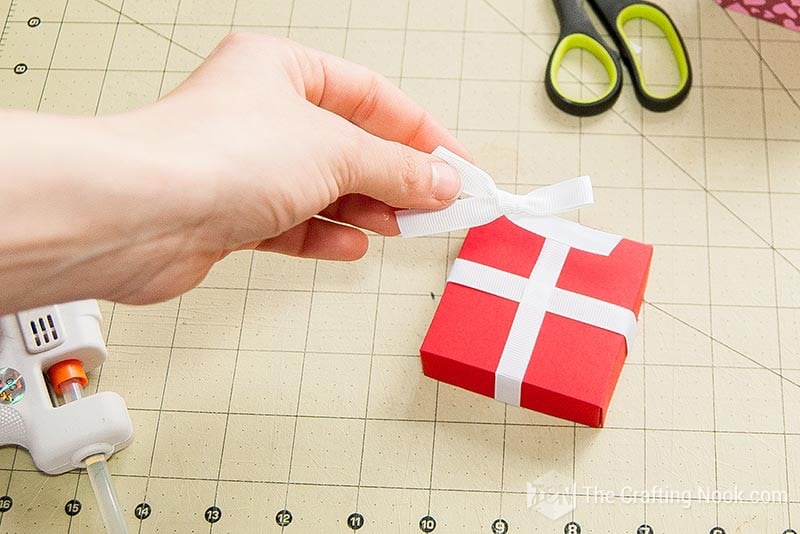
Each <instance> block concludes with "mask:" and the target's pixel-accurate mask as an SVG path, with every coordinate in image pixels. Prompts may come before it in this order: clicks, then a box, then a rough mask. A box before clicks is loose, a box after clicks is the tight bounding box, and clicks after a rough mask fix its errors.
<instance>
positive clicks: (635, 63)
mask: <svg viewBox="0 0 800 534" xmlns="http://www.w3.org/2000/svg"><path fill="white" fill-rule="evenodd" d="M588 1H589V4H590V5H591V6H592V8H593V9H594V11H595V13H596V14H597V16H598V18H599V19H600V20H601V21H602V23H603V25H604V26H605V28H606V30H607V31H608V33H609V34H610V35H611V37H612V39H613V40H614V43H615V44H616V46H617V48H618V49H619V53H617V52H616V51H615V50H613V49H612V48H610V47H609V46H608V45H607V44H606V43H605V41H603V38H602V37H600V34H599V33H598V32H597V30H596V29H595V27H594V25H593V24H592V22H591V20H589V16H588V14H587V13H586V11H585V10H584V9H583V6H582V0H553V3H554V4H555V6H556V11H557V13H558V20H559V22H560V23H561V32H560V34H559V36H558V42H557V43H556V46H555V48H554V49H553V52H552V54H551V55H550V60H549V61H548V63H547V72H546V73H545V86H546V88H547V95H548V96H549V97H550V100H552V101H553V103H554V104H555V105H556V106H557V107H558V108H559V109H561V110H563V111H565V112H567V113H570V114H572V115H578V116H583V117H586V116H589V115H596V114H598V113H602V112H603V111H606V110H607V109H609V108H610V107H611V106H613V105H614V103H615V102H616V101H617V98H618V97H619V94H620V92H621V91H622V65H621V63H620V56H622V61H623V62H624V63H625V65H626V66H627V67H628V71H629V72H630V74H631V77H632V78H633V88H634V90H635V91H636V97H637V99H638V100H639V102H640V103H641V104H642V106H644V107H645V108H647V109H649V110H652V111H669V110H671V109H673V108H675V107H677V106H678V105H679V104H680V103H681V102H683V100H684V99H685V98H686V95H688V94H689V88H690V87H691V85H692V68H691V65H690V64H689V55H688V53H687V52H686V46H685V45H684V43H683V39H682V38H681V35H680V33H678V29H677V28H676V27H675V24H674V23H673V22H672V19H671V18H670V17H669V15H668V14H667V13H666V12H665V11H664V10H663V9H661V8H660V7H658V6H657V5H655V4H652V3H650V2H647V1H644V0H639V1H637V0H588ZM634 19H644V20H646V21H649V22H651V23H653V24H655V25H656V26H657V27H659V28H660V29H661V31H662V32H663V33H664V36H665V37H666V38H667V41H668V43H669V45H670V48H671V49H672V53H673V56H674V57H675V61H676V63H677V65H678V75H679V78H680V81H679V83H678V87H677V88H676V89H675V90H674V91H673V92H672V93H671V94H669V95H666V96H659V95H656V94H654V93H653V92H652V91H651V90H650V87H649V86H648V85H647V82H646V80H645V79H644V71H643V69H642V64H641V62H640V61H639V58H638V57H637V55H636V52H635V47H634V45H633V43H632V42H631V40H630V38H629V37H628V35H627V34H626V33H625V29H624V28H625V24H626V23H628V22H629V21H631V20H634ZM573 49H582V50H585V51H587V52H589V53H590V54H592V55H593V56H594V57H595V58H597V59H598V60H599V61H600V63H601V64H602V65H603V67H604V68H605V70H606V72H607V73H608V87H607V88H606V89H605V91H604V92H603V93H602V94H600V95H599V96H596V97H593V98H589V99H576V98H571V97H569V96H567V95H566V94H565V93H564V91H562V89H561V87H560V86H559V84H558V70H559V68H560V67H561V62H562V61H563V59H564V56H565V55H566V54H567V52H569V51H570V50H573Z"/></svg>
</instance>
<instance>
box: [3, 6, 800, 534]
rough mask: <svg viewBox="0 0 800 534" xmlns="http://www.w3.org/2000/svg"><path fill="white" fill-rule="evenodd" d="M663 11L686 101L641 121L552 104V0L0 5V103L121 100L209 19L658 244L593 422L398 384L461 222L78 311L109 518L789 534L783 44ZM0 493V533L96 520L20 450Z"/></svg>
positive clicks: (175, 73) (207, 43)
mask: <svg viewBox="0 0 800 534" xmlns="http://www.w3.org/2000/svg"><path fill="white" fill-rule="evenodd" d="M660 3H661V4H662V5H664V6H665V7H666V8H667V9H668V10H669V12H670V13H671V14H672V15H673V17H674V18H675V19H676V21H677V23H678V25H679V27H680V29H681V31H682V33H683V35H684V37H685V38H686V42H687V46H688V48H689V50H690V54H691V57H692V62H693V67H694V71H695V85H694V89H693V91H692V93H691V94H690V96H689V98H688V100H687V102H686V103H685V104H684V105H683V106H682V107H681V108H679V109H677V110H675V111H673V112H670V113H668V114H654V113H650V112H646V111H645V112H643V111H642V109H641V108H640V107H639V105H638V104H637V102H636V101H635V98H634V97H633V96H632V90H631V88H630V86H626V87H625V88H624V91H623V94H622V97H621V99H620V101H619V102H618V103H617V105H616V106H615V108H614V110H612V111H610V112H608V113H605V114H604V115H602V116H600V117H596V118H588V119H577V118H573V117H569V116H566V115H564V114H562V113H560V112H559V111H557V110H556V109H555V108H554V107H553V106H552V105H551V104H550V103H549V102H548V100H547V97H546V95H545V91H544V85H543V83H542V73H543V70H544V67H545V64H546V61H547V57H548V54H549V51H550V49H551V47H552V45H553V43H554V42H555V38H556V34H557V29H558V28H557V21H556V19H555V15H554V10H553V6H552V3H551V2H549V1H548V0H446V1H445V0H436V1H427V0H397V1H388V0H387V1H377V0H325V1H322V0H318V1H312V0H293V1H292V0H271V1H270V0H267V1H256V0H238V1H234V0H14V1H13V2H11V1H9V0H0V23H3V22H4V23H5V25H4V27H3V29H2V38H1V39H0V41H1V42H2V44H1V45H0V105H2V106H3V107H13V108H24V109H32V110H40V111H43V112H59V113H74V114H89V115H91V114H95V113H98V114H104V113H114V112H120V111H123V110H126V109H130V108H132V107H135V106H138V105H142V104H145V103H148V102H152V101H154V100H156V99H157V98H158V97H159V95H162V94H164V93H165V92H167V91H169V90H170V88H172V87H174V86H175V85H176V84H178V83H179V82H180V81H181V80H182V79H183V78H184V77H185V76H186V75H187V74H188V73H189V72H190V71H191V69H193V68H194V67H195V66H197V65H198V64H199V62H200V61H201V60H202V58H203V57H204V56H205V55H206V54H207V53H208V52H209V51H210V50H211V49H212V47H213V46H214V44H215V43H216V42H217V41H218V40H219V39H220V38H221V37H222V36H224V35H225V34H226V33H228V32H229V31H231V30H250V31H258V32H266V33H270V34H273V35H279V36H289V37H291V38H293V39H296V40H299V41H301V42H303V43H307V44H309V45H311V46H314V47H317V48H321V49H324V50H327V51H330V52H332V53H334V54H339V55H343V56H345V57H347V58H350V59H352V60H355V61H358V62H361V63H365V64H367V65H369V66H371V67H373V68H374V69H376V70H378V71H380V72H381V73H383V74H384V75H386V76H387V77H388V78H389V79H390V80H392V81H393V82H395V83H397V84H398V85H399V86H400V87H402V88H403V89H404V90H405V91H407V92H408V93H409V94H411V95H412V96H413V97H414V98H415V99H417V100H419V101H420V102H421V103H423V104H424V105H425V106H426V107H428V108H429V109H430V110H431V111H432V112H433V113H434V114H435V115H437V116H438V117H439V118H440V119H441V120H442V121H444V123H445V124H446V125H447V126H449V127H451V128H452V129H454V131H456V132H457V133H458V136H459V138H460V139H462V140H463V141H464V143H465V144H466V145H467V146H468V147H469V148H470V149H471V150H472V152H473V154H474V155H475V157H476V160H477V161H478V163H479V164H480V165H481V166H482V167H484V168H485V169H487V170H488V171H489V172H491V173H492V174H493V176H494V177H495V178H496V179H497V181H498V182H499V183H501V184H503V185H504V186H505V187H506V188H507V189H510V190H516V191H517V192H525V191H528V190H530V189H532V188H533V187H535V186H537V185H541V184H546V183H551V182H553V181H556V180H558V179H562V178H568V177H572V176H576V175H579V174H590V175H592V177H593V180H594V183H595V185H596V189H595V190H596V205H595V206H594V207H592V208H590V209H585V210H583V211H582V212H581V213H580V214H578V215H577V216H576V217H577V218H578V219H579V220H580V221H581V222H583V223H586V224H589V225H592V226H596V227H599V228H602V229H605V230H609V231H615V232H621V233H623V234H625V235H626V236H628V237H630V238H634V239H640V240H645V241H647V242H650V243H654V244H655V257H654V263H653V270H652V273H651V281H650V286H649V289H648V292H647V295H646V302H645V304H644V307H643V312H642V321H641V324H640V327H639V334H638V338H637V339H638V341H637V343H636V346H635V347H633V350H632V351H631V353H630V355H629V357H628V360H627V363H626V365H625V368H624V370H623V373H622V376H621V379H620V383H619V386H618V388H617V392H616V394H615V396H614V399H613V401H612V405H611V408H610V414H609V417H608V421H607V427H606V428H604V429H602V430H596V429H590V428H585V427H581V426H575V425H573V424H569V423H566V422H564V421H560V420H556V419H552V418H549V417H545V416H541V415H538V414H535V413H532V412H527V411H524V410H520V409H516V408H511V407H506V406H505V405H502V404H499V403H496V402H494V401H492V400H489V399H485V398H482V397H479V396H477V395H473V394H470V393H466V392H464V391H460V390H458V389H455V388H453V387H450V386H447V385H445V384H439V383H436V382H434V381H432V380H429V379H427V378H425V377H423V376H422V375H421V371H420V365H419V359H418V356H417V349H418V346H419V344H420V341H421V338H422V336H423V334H424V331H425V329H426V327H427V324H428V322H429V321H430V318H431V316H432V313H433V311H434V309H435V306H436V303H437V301H438V299H439V296H440V295H441V291H442V289H443V287H444V281H445V277H446V273H447V270H448V266H449V264H450V263H451V262H452V261H453V259H454V257H455V254H456V253H457V251H458V248H459V245H460V241H461V237H462V236H461V235H457V234H454V235H451V236H444V237H442V236H440V237H433V238H426V239H415V240H402V239H399V238H387V239H384V238H381V237H378V236H372V237H371V238H370V239H371V248H370V251H369V253H368V254H367V256H366V258H365V259H363V260H362V261H360V262H356V263H352V264H337V263H328V262H321V261H320V262H316V261H307V260H297V259H292V258H285V257H281V256H277V255H268V254H255V255H254V254H252V253H238V254H234V255H232V256H230V257H229V258H227V259H226V260H224V261H223V262H221V263H220V264H219V265H218V266H217V267H216V268H215V269H214V270H213V271H212V272H211V274H210V275H209V276H208V278H207V279H206V280H205V281H204V282H203V283H202V285H201V286H200V287H199V288H197V289H195V290H193V291H191V292H189V293H187V294H186V295H184V296H183V297H181V298H178V299H175V300H172V301H169V302H165V303H163V304H158V305H154V306H146V307H132V306H123V305H113V304H111V303H103V310H104V315H105V328H106V334H107V342H108V346H109V349H110V354H111V357H110V360H109V362H108V363H107V364H106V365H105V367H104V368H103V369H102V370H101V371H100V372H97V373H94V375H93V376H92V379H93V383H94V384H95V385H96V386H97V385H98V384H99V388H100V389H102V390H113V391H117V392H119V393H120V394H122V395H123V396H124V397H125V398H126V400H127V403H128V406H129V407H130V412H131V417H132V419H133V421H134V424H135V427H136V432H137V435H136V440H135V443H134V444H133V445H131V446H130V447H129V448H128V449H126V450H125V451H123V452H121V453H119V454H117V455H116V456H115V457H114V458H113V459H112V460H111V462H110V466H111V469H112V471H113V473H114V475H115V477H114V478H115V483H116V487H117V491H118V493H119V496H120V499H121V501H122V504H123V505H124V506H125V508H126V510H127V511H126V514H127V516H128V518H129V521H130V525H131V529H132V531H133V532H215V533H217V532H279V531H281V530H283V531H285V532H287V533H292V532H297V533H301V532H303V533H304V532H309V533H320V532H323V533H328V532H348V531H351V529H357V530H360V531H362V532H381V533H393V532H404V533H408V532H420V531H425V532H429V531H435V532H445V533H468V532H470V533H471V532H495V533H497V532H505V531H508V532H567V533H572V534H574V533H577V532H584V533H588V532H591V533H611V532H614V533H619V532H632V533H633V532H638V533H641V534H647V533H649V532H658V533H662V532H666V533H671V532H693V533H705V532H713V533H714V534H721V533H723V532H726V533H730V534H732V533H735V532H742V533H767V532H769V533H782V532H789V533H791V532H793V531H791V530H787V529H790V528H791V527H794V528H795V529H799V528H800V527H798V526H797V525H798V524H800V232H798V231H797V228H798V222H799V221H800V106H798V100H800V33H793V32H790V31H787V30H783V29H781V28H779V27H776V26H774V25H770V24H767V23H763V22H757V21H756V20H755V19H751V18H747V17H743V16H741V15H738V14H732V13H730V12H727V11H724V10H721V9H719V8H718V7H717V6H716V5H715V4H714V3H713V2H712V1H711V0H698V1H695V0H660ZM637 39H639V40H640V44H642V45H643V48H644V49H645V52H644V53H643V54H644V57H645V59H647V50H648V47H649V46H652V43H649V41H653V39H652V33H650V32H649V31H648V29H647V28H640V31H639V33H638V35H637ZM648 43H649V44H648ZM653 49H655V48H653ZM650 57H651V58H656V61H653V60H652V59H651V60H650V61H645V64H646V68H649V67H648V65H649V66H654V67H658V66H659V65H661V64H663V62H660V61H658V57H659V56H658V55H657V53H656V54H654V55H653V56H650ZM591 70H592V69H591V67H590V63H589V62H587V61H586V60H585V58H580V57H577V59H576V58H572V59H571V60H570V62H569V64H568V65H567V68H566V72H565V73H564V74H563V77H562V81H563V82H564V84H565V86H566V87H572V89H573V90H574V91H576V93H580V92H582V91H583V92H585V91H593V90H596V89H598V88H599V87H601V86H600V85H597V84H593V83H592V82H591V80H592V79H593V78H592V77H591V76H590V74H591V72H590V71H591ZM651 71H652V72H653V75H656V76H658V75H659V73H660V72H661V70H660V68H653V69H651ZM571 75H572V76H571ZM579 80H585V81H584V82H579ZM586 80H588V81H586ZM655 81H656V82H658V83H665V84H666V83H668V82H669V80H663V79H658V78H656V79H655ZM0 127H2V125H0ZM32 164H35V162H32ZM543 477H544V478H543ZM554 481H555V482H554ZM543 492H545V493H547V492H549V493H552V494H554V496H548V495H544V494H543ZM2 493H5V494H6V495H7V496H9V497H11V499H12V501H11V502H9V501H8V500H6V499H0V508H2V509H3V510H5V512H4V513H3V514H2V515H0V531H2V532H27V533H30V532H54V533H63V532H73V533H75V532H98V531H100V529H101V525H100V522H99V517H98V515H97V511H96V509H95V507H94V502H93V497H92V495H91V489H90V487H89V484H88V480H87V478H86V477H85V476H83V475H81V474H79V473H70V474H66V475H63V476H59V477H47V476H43V475H41V474H39V473H38V472H37V471H36V470H35V469H34V468H33V466H32V464H31V462H30V459H29V457H28V456H27V454H26V453H25V452H24V451H21V450H15V449H14V448H8V447H6V448H3V449H0V494H2ZM543 495H544V496H543ZM76 502H79V503H80V505H78V504H76ZM3 503H5V504H3ZM9 504H10V508H8V505H9ZM548 505H555V506H560V505H565V510H566V511H565V512H563V510H562V512H563V515H561V516H560V517H558V518H557V519H551V518H550V517H549V516H555V515H558V514H557V513H554V511H553V507H552V506H550V507H549V508H548ZM573 505H574V509H571V508H573ZM570 509H571V510H570ZM76 511H78V513H77V514H75V512H76ZM559 513H561V512H559ZM70 514H74V515H70ZM137 516H138V518H137ZM643 525H644V526H643ZM646 525H649V527H647V526H646ZM715 528H716V530H714V529H715Z"/></svg>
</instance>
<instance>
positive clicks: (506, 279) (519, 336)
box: [397, 147, 636, 406]
mask: <svg viewBox="0 0 800 534" xmlns="http://www.w3.org/2000/svg"><path fill="white" fill-rule="evenodd" d="M433 155H435V156H437V157H439V158H440V159H442V160H444V161H446V162H447V163H449V164H450V165H452V166H453V167H455V168H456V169H457V171H458V172H459V175H460V176H461V179H462V183H463V188H462V190H463V192H464V193H465V194H467V195H470V198H465V199H459V200H456V201H455V202H454V203H453V204H452V205H450V206H448V207H447V208H443V209H440V210H405V211H401V212H398V213H397V220H398V225H399V227H400V232H401V234H402V235H403V236H405V237H416V236H423V235H430V234H435V233H441V232H447V231H452V230H459V229H465V228H472V227H475V226H480V225H483V224H487V223H490V222H492V221H494V220H495V219H497V218H500V217H502V216H505V217H506V218H507V219H509V220H510V221H511V222H513V223H514V224H516V225H517V226H520V227H522V228H524V229H526V230H528V231H530V232H533V233H535V234H538V235H541V236H543V237H544V238H545V241H544V245H543V247H542V250H541V252H540V253H539V257H538V259H537V261H536V264H535V265H534V267H533V270H532V272H531V274H530V276H529V277H527V278H526V277H524V276H519V275H517V274H513V273H509V272H505V271H503V270H500V269H497V268H494V267H490V266H487V265H482V264H480V263H476V262H472V261H469V260H465V259H462V258H458V259H456V261H455V263H454V265H453V268H452V269H451V271H450V274H449V276H448V279H447V281H448V282H450V283H454V284H458V285H461V286H465V287H469V288H473V289H477V290H479V291H483V292H486V293H489V294H492V295H495V296H498V297H501V298H504V299H507V300H511V301H513V302H517V303H519V305H518V307H517V311H516V313H515V315H514V319H513V321H512V324H511V329H510V331H509V334H508V337H507V339H506V341H505V345H504V346H503V351H502V354H501V356H500V361H499V364H498V366H497V369H496V371H495V387H494V397H495V398H496V399H497V400H499V401H502V402H505V403H508V404H512V405H515V406H519V405H520V398H521V391H522V383H523V378H524V376H525V373H526V371H527V368H528V365H529V363H530V359H531V355H532V353H533V349H534V346H535V345H536V342H537V339H538V337H539V332H540V329H541V326H542V322H543V320H544V317H545V313H548V312H549V313H552V314H555V315H560V316H562V317H566V318H568V319H572V320H575V321H579V322H582V323H585V324H588V325H592V326H596V327H599V328H602V329H604V330H608V331H611V332H614V333H617V334H620V335H622V336H623V337H624V338H625V343H626V347H627V348H628V349H630V346H631V339H632V336H633V334H634V332H635V330H636V315H635V314H634V312H633V311H632V310H629V309H627V308H625V307H622V306H619V305H616V304H613V303H610V302H605V301H603V300H599V299H596V298H593V297H590V296H587V295H582V294H579V293H575V292H572V291H567V290H564V289H561V288H558V287H556V282H557V281H558V278H559V275H560V274H561V271H562V268H563V267H564V264H565V262H566V260H567V255H568V254H569V250H570V248H576V249H579V250H583V251H586V252H590V253H594V254H599V255H602V256H608V255H610V254H611V252H612V251H613V250H614V248H615V247H616V246H617V245H618V244H619V242H620V241H621V240H622V237H621V236H619V235H615V234H609V233H606V232H601V231H599V230H594V229H591V228H588V227H585V226H582V225H580V224H578V223H574V222H572V221H568V220H565V219H561V218H558V217H555V216H554V215H555V214H557V213H563V212H565V211H569V210H573V209H577V208H580V207H584V206H588V205H590V204H592V203H593V197H592V186H591V181H590V180H589V178H588V177H581V178H576V179H572V180H567V181H564V182H560V183H557V184H555V185H551V186H548V187H543V188H540V189H537V190H535V191H532V192H531V193H528V194H527V195H515V194H512V193H509V192H506V191H502V190H500V189H498V188H497V186H496V185H495V183H494V180H492V178H491V177H490V176H489V175H488V174H486V173H485V172H484V171H482V170H481V169H479V168H477V167H475V166H474V165H472V164H471V163H469V162H467V161H465V160H463V159H462V158H460V157H458V156H457V155H455V154H453V153H452V152H450V151H448V150H446V149H444V148H442V147H439V148H437V149H436V150H435V151H434V152H433Z"/></svg>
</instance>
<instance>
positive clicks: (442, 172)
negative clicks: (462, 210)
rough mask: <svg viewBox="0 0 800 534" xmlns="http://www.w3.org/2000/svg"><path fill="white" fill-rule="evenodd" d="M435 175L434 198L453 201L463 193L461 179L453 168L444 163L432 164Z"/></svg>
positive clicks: (432, 171)
mask: <svg viewBox="0 0 800 534" xmlns="http://www.w3.org/2000/svg"><path fill="white" fill-rule="evenodd" d="M431 173H432V175H433V198H435V199H436V200H451V199H454V198H456V197H457V196H458V194H459V193H460V192H461V177H460V176H459V175H458V171H456V170H455V169H454V168H453V167H451V166H450V165H448V164H447V163H445V162H443V161H434V162H432V163H431Z"/></svg>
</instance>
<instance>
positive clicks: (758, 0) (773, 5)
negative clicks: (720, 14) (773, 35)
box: [716, 0, 800, 31]
mask: <svg viewBox="0 0 800 534" xmlns="http://www.w3.org/2000/svg"><path fill="white" fill-rule="evenodd" d="M716 2H717V3H718V4H719V5H721V6H722V7H726V8H728V9H731V10H733V11H738V12H739V13H744V14H746V15H752V16H753V17H758V18H761V19H764V20H766V21H769V22H772V23H774V24H780V25H781V26H783V27H784V28H789V29H790V30H794V31H800V0H716Z"/></svg>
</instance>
